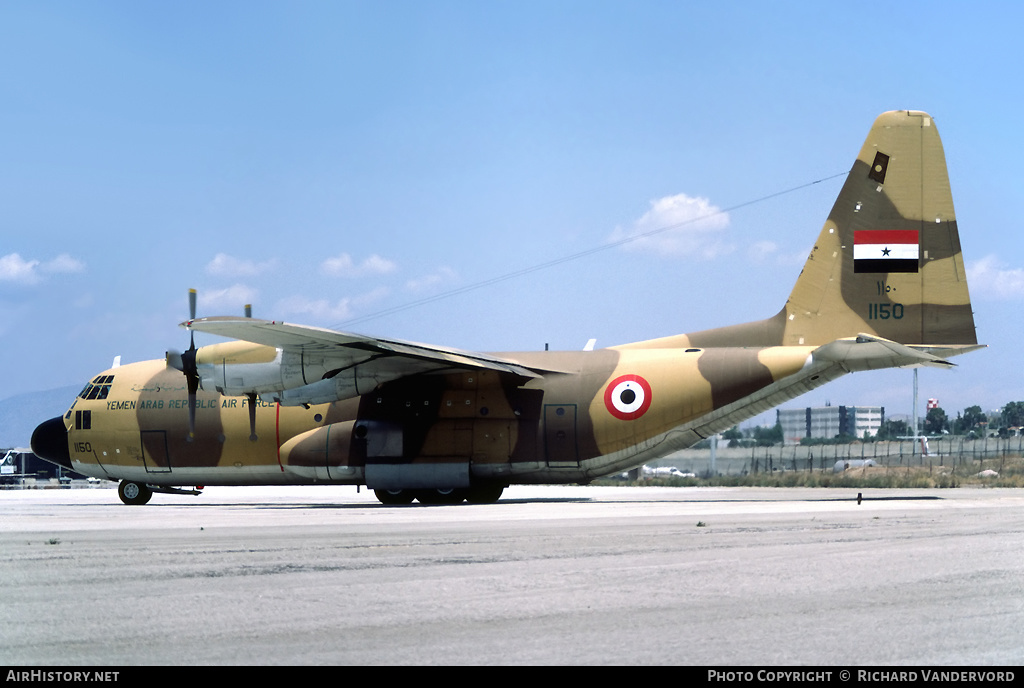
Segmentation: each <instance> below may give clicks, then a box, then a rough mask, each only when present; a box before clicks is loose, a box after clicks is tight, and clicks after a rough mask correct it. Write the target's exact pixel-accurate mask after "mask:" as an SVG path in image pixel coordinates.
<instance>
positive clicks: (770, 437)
mask: <svg viewBox="0 0 1024 688" xmlns="http://www.w3.org/2000/svg"><path fill="white" fill-rule="evenodd" d="M782 439H783V438H782V423H778V422H776V423H775V427H772V428H765V427H761V426H760V425H758V426H757V427H756V428H754V441H755V442H756V443H757V446H759V447H774V446H775V445H776V444H782Z"/></svg>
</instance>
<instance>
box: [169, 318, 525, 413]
mask: <svg viewBox="0 0 1024 688" xmlns="http://www.w3.org/2000/svg"><path fill="white" fill-rule="evenodd" d="M182 327H185V328H187V329H190V330H195V331H197V332H205V333H208V334H214V335H219V336H222V337H230V338H232V339H237V340H241V341H245V342H251V343H253V344H259V345H263V346H268V347H274V348H276V349H279V350H280V351H281V354H280V355H279V356H278V359H277V360H275V361H274V362H264V363H251V364H233V365H232V366H230V370H229V369H228V368H229V366H221V365H216V362H217V361H216V360H212V361H211V360H207V361H205V362H206V363H208V364H210V365H207V367H206V369H205V370H204V371H202V379H203V383H204V385H205V384H212V385H213V386H215V387H216V388H218V389H220V390H221V391H222V392H223V393H225V394H228V395H242V394H250V393H257V394H259V395H260V396H261V397H268V398H272V399H274V400H275V401H278V402H279V403H282V404H284V405H297V404H311V403H326V402H329V401H338V400H341V399H347V398H352V397H355V396H359V395H360V394H364V393H366V392H367V391H369V390H371V389H373V388H374V387H376V386H377V385H379V384H381V383H384V382H388V381H391V380H397V379H399V378H402V377H406V376H409V375H415V374H420V373H429V372H440V371H445V370H460V369H461V370H492V371H495V372H499V373H507V374H511V375H515V376H518V377H520V378H523V379H524V380H525V379H530V378H539V377H542V373H543V372H544V371H538V370H535V369H531V368H527V367H525V366H522V365H520V364H518V363H517V362H515V361H512V360H508V359H503V358H500V357H498V356H492V355H489V354H481V353H476V352H469V351H462V350H459V349H452V348H447V347H440V346H432V345H427V344H418V343H415V342H407V341H403V340H399V339H383V338H379V337H367V336H363V335H359V334H353V333H350V332H338V331H335V330H328V329H324V328H319V327H309V326H306V325H293V324H290V323H284V322H281V321H276V320H258V319H255V318H241V317H232V316H221V317H212V318H197V319H195V320H190V321H187V322H184V323H182ZM217 346H219V345H214V346H213V347H209V348H210V349H213V350H216V348H217ZM206 348H207V347H204V349H206ZM200 362H201V363H202V362H204V361H202V360H201V361H200Z"/></svg>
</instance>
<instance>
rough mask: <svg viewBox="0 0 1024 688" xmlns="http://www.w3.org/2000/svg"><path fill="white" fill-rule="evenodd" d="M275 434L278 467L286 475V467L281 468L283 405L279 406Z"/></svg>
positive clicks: (275, 420)
mask: <svg viewBox="0 0 1024 688" xmlns="http://www.w3.org/2000/svg"><path fill="white" fill-rule="evenodd" d="M274 433H275V434H276V440H277V465H278V466H279V467H280V468H281V472H282V473H284V466H281V404H278V405H277V418H275V419H274Z"/></svg>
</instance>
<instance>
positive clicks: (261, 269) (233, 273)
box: [206, 253, 275, 277]
mask: <svg viewBox="0 0 1024 688" xmlns="http://www.w3.org/2000/svg"><path fill="white" fill-rule="evenodd" d="M274 265H275V262H274V261H273V260H268V261H265V262H263V263H257V262H255V261H251V260H243V259H241V258H235V257H234V256H229V255H228V254H226V253H218V254H217V255H216V256H214V258H213V260H211V261H210V262H209V263H207V264H206V272H207V274H210V275H218V276H222V277H255V276H257V275H261V274H263V273H266V272H267V271H269V270H271V269H273V267H274Z"/></svg>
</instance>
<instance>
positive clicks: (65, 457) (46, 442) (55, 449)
mask: <svg viewBox="0 0 1024 688" xmlns="http://www.w3.org/2000/svg"><path fill="white" fill-rule="evenodd" d="M32 453H33V454H35V455H36V456H38V457H39V458H40V459H46V460H47V461H49V462H50V463H55V464H57V465H58V466H63V467H64V468H71V452H70V451H68V431H67V429H66V428H65V427H64V418H63V417H62V416H57V417H56V418H51V419H50V420H48V421H46V422H45V423H41V424H40V425H39V427H37V428H36V429H35V431H34V432H33V433H32Z"/></svg>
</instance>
